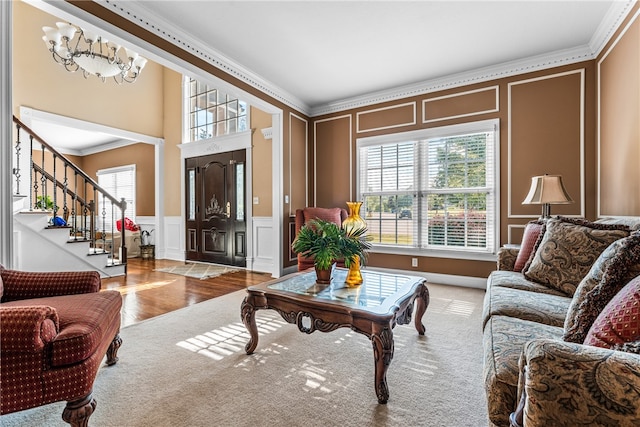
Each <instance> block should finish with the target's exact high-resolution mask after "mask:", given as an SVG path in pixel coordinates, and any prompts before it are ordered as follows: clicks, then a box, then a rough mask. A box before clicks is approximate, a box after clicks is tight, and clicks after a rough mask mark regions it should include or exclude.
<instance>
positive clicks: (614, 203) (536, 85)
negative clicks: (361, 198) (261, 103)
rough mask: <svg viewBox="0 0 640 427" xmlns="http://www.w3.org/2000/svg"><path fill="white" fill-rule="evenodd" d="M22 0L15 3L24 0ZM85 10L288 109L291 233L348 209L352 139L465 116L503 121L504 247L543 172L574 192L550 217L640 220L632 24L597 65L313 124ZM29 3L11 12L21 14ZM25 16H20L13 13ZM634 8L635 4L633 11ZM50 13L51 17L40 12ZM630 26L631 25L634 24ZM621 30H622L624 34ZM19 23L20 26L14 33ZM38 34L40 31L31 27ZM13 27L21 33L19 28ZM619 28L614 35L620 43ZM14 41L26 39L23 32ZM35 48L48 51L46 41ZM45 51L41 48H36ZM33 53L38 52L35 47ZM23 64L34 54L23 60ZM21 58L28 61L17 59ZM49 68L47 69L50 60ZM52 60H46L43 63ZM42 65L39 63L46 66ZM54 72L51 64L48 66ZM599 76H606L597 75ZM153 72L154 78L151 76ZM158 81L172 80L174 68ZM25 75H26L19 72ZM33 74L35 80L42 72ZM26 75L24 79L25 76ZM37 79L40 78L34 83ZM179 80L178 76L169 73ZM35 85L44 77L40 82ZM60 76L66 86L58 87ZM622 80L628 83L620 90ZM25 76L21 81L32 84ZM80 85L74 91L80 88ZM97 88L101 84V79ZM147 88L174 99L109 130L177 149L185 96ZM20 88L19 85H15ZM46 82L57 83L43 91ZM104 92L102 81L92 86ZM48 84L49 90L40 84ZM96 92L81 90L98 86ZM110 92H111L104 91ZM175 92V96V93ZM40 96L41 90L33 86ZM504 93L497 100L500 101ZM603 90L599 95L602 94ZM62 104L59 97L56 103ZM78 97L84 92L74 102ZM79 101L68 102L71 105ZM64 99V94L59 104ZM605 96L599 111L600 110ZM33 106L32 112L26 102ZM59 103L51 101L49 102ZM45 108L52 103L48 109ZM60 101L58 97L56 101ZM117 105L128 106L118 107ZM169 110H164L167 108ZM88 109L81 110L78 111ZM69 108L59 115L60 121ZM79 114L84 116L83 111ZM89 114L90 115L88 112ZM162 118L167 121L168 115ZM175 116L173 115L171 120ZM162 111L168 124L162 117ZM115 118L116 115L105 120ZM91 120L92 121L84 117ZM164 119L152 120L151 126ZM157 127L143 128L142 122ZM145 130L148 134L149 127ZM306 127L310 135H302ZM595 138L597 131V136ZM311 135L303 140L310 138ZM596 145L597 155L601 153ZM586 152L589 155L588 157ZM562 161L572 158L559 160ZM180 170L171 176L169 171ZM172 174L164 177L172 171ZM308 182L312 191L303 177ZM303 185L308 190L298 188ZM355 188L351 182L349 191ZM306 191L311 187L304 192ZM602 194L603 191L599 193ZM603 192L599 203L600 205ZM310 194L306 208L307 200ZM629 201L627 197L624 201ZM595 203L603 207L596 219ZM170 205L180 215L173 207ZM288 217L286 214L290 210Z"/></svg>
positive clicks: (24, 98)
mask: <svg viewBox="0 0 640 427" xmlns="http://www.w3.org/2000/svg"><path fill="white" fill-rule="evenodd" d="M18 3H19V2H18ZM73 3H74V4H76V5H77V6H78V7H80V8H82V9H84V10H86V11H88V12H90V13H93V14H95V15H96V16H99V17H101V18H102V19H104V20H105V21H108V22H110V23H112V24H114V25H117V26H119V27H120V28H123V29H125V30H127V31H130V32H131V33H132V34H135V35H136V36H138V37H140V38H142V39H143V40H145V41H147V42H150V43H152V44H154V45H156V46H158V47H160V48H162V49H164V50H166V51H167V52H169V53H171V54H173V55H176V56H177V57H179V58H182V59H184V60H186V61H188V62H190V63H192V64H194V65H196V66H198V67H200V68H202V69H203V70H205V71H207V72H210V73H211V74H212V75H215V76H218V77H220V78H222V79H224V80H226V81H228V82H230V83H231V84H234V85H236V86H237V87H239V88H240V89H243V90H246V91H247V92H249V93H252V94H254V95H256V96H258V97H260V98H261V99H263V100H266V101H267V102H270V103H272V104H273V105H275V106H277V107H279V108H282V110H283V124H284V126H283V135H282V136H283V142H284V146H283V151H284V156H283V165H282V166H283V175H284V182H283V184H284V193H285V195H286V196H289V197H290V203H287V202H285V201H284V200H283V202H282V203H283V208H284V212H285V218H284V222H285V223H284V225H285V234H288V233H287V230H288V229H290V228H289V225H290V223H291V221H292V219H291V215H293V214H294V212H295V209H296V208H298V207H301V206H303V205H304V204H309V205H314V204H315V205H318V206H345V202H346V201H347V200H349V199H351V198H353V197H355V194H356V189H355V185H356V177H355V141H356V139H357V138H359V137H364V136H373V135H381V134H388V133H395V132H403V131H410V130H416V129H421V128H428V127H434V126H442V125H448V124H454V123H463V122H467V121H475V120H484V119H490V118H499V119H500V122H501V129H500V139H501V146H500V174H501V179H500V193H501V198H500V203H501V210H500V221H501V226H500V235H501V236H500V241H501V243H507V242H518V241H519V238H520V236H521V233H522V229H523V227H524V224H525V223H526V222H527V221H529V220H531V219H534V218H536V217H537V216H538V215H539V209H536V207H531V206H522V205H521V204H520V202H521V200H522V199H523V198H524V196H525V194H526V189H527V186H528V183H529V181H530V177H531V176H532V175H538V174H543V173H559V174H562V175H563V177H564V179H565V181H566V184H567V188H568V190H569V192H570V194H571V196H572V197H573V198H574V199H575V200H576V203H575V204H573V205H569V206H562V207H559V206H554V207H553V212H554V213H562V214H566V215H585V216H586V217H588V218H590V219H595V217H596V216H597V215H598V214H600V215H640V202H639V201H638V200H639V199H640V198H639V197H638V195H639V190H638V185H639V184H638V182H639V181H640V180H639V179H638V178H640V176H639V175H640V168H638V166H640V165H638V163H640V156H639V155H638V150H639V149H638V134H639V132H640V131H639V128H638V126H639V124H638V122H639V120H638V117H640V114H639V110H640V109H639V106H638V105H639V103H640V102H639V96H640V93H639V91H638V87H639V86H640V83H639V82H638V79H639V78H640V77H639V76H640V73H639V70H638V67H639V66H640V65H639V64H640V61H638V59H637V58H638V51H639V43H640V41H639V39H640V38H639V37H638V31H639V30H638V23H637V22H635V21H634V23H633V24H632V25H631V27H630V28H629V30H628V31H627V32H626V33H625V34H624V35H623V36H622V37H621V39H620V41H619V42H617V44H616V45H615V46H613V42H612V43H610V44H609V46H608V47H607V48H606V49H605V51H603V53H602V54H601V55H600V56H599V58H598V59H597V60H595V61H586V62H583V63H578V64H573V65H569V66H564V67H558V68H554V69H549V70H545V71H539V72H535V73H527V74H522V75H519V76H513V77H509V78H504V79H498V80H493V81H489V82H484V83H478V84H474V85H468V86H464V87H458V88H455V89H449V90H445V91H439V92H433V93H429V94H426V95H420V96H415V97H410V98H406V99H402V100H397V101H393V102H386V103H381V104H378V105H372V106H367V107H363V108H359V109H353V110H348V111H343V112H339V113H336V114H330V115H325V116H321V117H316V118H313V119H309V118H308V117H306V116H304V115H303V114H300V113H299V112H296V111H294V110H292V109H291V108H289V107H288V106H286V105H283V104H282V103H281V102H280V101H278V100H275V99H273V98H271V97H269V96H267V95H265V94H263V93H261V92H259V91H258V90H257V89H255V88H253V87H251V86H249V85H248V84H246V83H245V82H243V81H240V80H238V79H237V78H235V77H233V76H230V75H228V74H226V73H225V72H224V71H222V70H220V69H217V68H215V67H214V66H212V65H211V64H208V63H205V62H204V61H202V60H201V59H200V58H199V57H195V56H193V55H191V54H190V53H189V52H186V51H183V50H181V49H180V48H178V47H176V46H174V45H172V44H171V43H169V42H167V41H165V40H163V39H161V38H160V37H158V36H156V35H155V34H152V33H150V32H148V31H146V30H145V29H143V28H141V27H137V26H136V25H135V24H132V23H131V22H129V21H127V20H125V19H124V18H122V17H120V16H118V15H117V14H115V13H113V12H111V11H110V10H108V9H106V8H104V7H103V6H101V5H99V4H97V3H94V2H73ZM24 7H29V6H26V5H24V4H22V3H20V6H17V7H15V8H14V13H16V14H19V10H20V9H23V8H24ZM17 11H18V12H17ZM637 11H638V5H636V6H634V10H633V11H632V13H631V14H630V16H633V15H634V14H635V13H636V12H637ZM45 15H46V14H45ZM45 21H47V22H40V23H37V24H35V25H33V26H32V28H30V29H28V30H27V29H25V31H24V35H25V36H28V37H31V36H30V34H37V33H38V32H39V31H40V28H39V27H41V26H42V25H51V22H49V21H48V20H45ZM627 21H630V18H628V19H627ZM625 26H626V23H625V24H623V27H625ZM19 27H20V25H15V26H14V28H19ZM36 27H37V28H36ZM14 31H16V32H17V31H18V30H14ZM620 33H621V31H618V34H616V35H615V36H614V39H615V38H617V36H618V35H619V34H620ZM16 38H19V37H18V36H17V35H16ZM37 40H38V41H37V43H36V42H34V43H33V45H34V46H35V45H36V44H42V41H41V40H40V35H38V37H37ZM40 48H41V49H44V47H40ZM31 49H35V48H31ZM25 56H26V57H28V58H31V57H33V55H31V56H29V55H25ZM21 61H22V60H21ZM47 61H49V62H51V60H50V59H49V58H47ZM44 62H46V61H44ZM18 66H19V67H20V68H17V70H14V76H19V75H20V74H21V73H22V72H23V70H22V68H38V67H40V64H36V65H32V64H28V63H24V62H18V63H17V64H16V65H14V67H18ZM42 66H44V63H43V64H42ZM49 66H55V67H58V68H60V67H59V66H57V65H55V64H52V63H51V64H49ZM65 73H66V72H64V73H60V74H61V77H59V78H60V79H69V78H70V77H69V76H72V75H71V74H69V73H66V74H65ZM598 73H599V74H598ZM146 74H153V71H151V72H148V70H147V69H145V73H144V74H143V75H146ZM158 74H161V75H160V76H159V77H158V79H159V80H158V81H159V82H162V78H170V77H168V75H167V73H164V74H162V73H159V72H158V73H156V75H158ZM21 77H22V76H21ZM36 77H37V76H36ZM597 77H600V82H599V83H600V92H598V93H597V94H596V89H597V84H596V83H597V80H596V79H597ZM25 78H26V76H25ZM31 78H35V77H33V76H32V77H31ZM171 78H172V79H173V78H175V76H173V77H171ZM36 80H37V78H36ZM58 81H60V80H58ZM621 82H624V85H622V84H621ZM26 84H27V81H24V82H20V83H19V84H18V86H25V85H26ZM73 84H74V85H75V84H77V83H76V82H75V81H74V83H73ZM100 84H101V83H100ZM153 85H155V86H154V87H151V88H146V90H145V91H151V92H154V91H156V92H155V93H157V92H161V93H163V94H164V96H166V97H168V98H169V97H170V100H169V99H164V100H163V99H157V98H153V97H152V99H153V100H152V101H150V104H152V105H151V107H150V109H149V110H148V111H150V115H151V116H153V118H152V119H146V116H147V115H146V114H145V115H144V117H141V116H140V115H139V114H137V115H136V114H135V112H139V111H140V109H141V108H140V106H139V104H137V103H135V102H132V103H131V105H133V106H134V107H133V108H134V109H135V111H134V112H133V113H131V114H127V112H125V113H124V114H123V113H122V111H118V112H117V117H118V118H121V117H122V116H127V118H126V119H125V120H127V123H130V124H131V126H128V125H122V124H113V123H105V124H109V125H111V126H116V127H120V128H124V129H128V130H133V131H136V132H143V133H147V134H151V135H158V136H161V135H164V137H165V138H167V136H168V134H171V135H172V136H171V137H170V138H171V140H172V142H171V144H173V145H175V141H178V140H179V139H180V138H179V135H178V132H179V130H178V129H180V127H179V122H178V121H177V120H179V118H177V114H175V113H174V112H173V111H174V109H179V105H180V102H181V101H180V99H179V98H178V97H177V96H176V95H177V93H178V92H179V89H175V86H171V88H173V89H170V88H169V87H168V86H167V85H166V84H164V85H163V83H157V82H156V83H153ZM14 86H15V85H14ZM48 86H50V85H48ZM97 86H99V85H97ZM42 89H43V90H44V89H49V88H48V87H47V88H42ZM98 90H99V89H97V87H94V86H91V88H90V89H84V91H85V92H84V93H87V92H88V91H91V92H92V93H95V91H98ZM107 90H112V86H109V87H108V88H107ZM176 91H178V92H176ZM34 93H36V94H37V95H41V93H40V92H36V91H34ZM496 95H497V102H496V101H495V99H496ZM596 95H598V96H599V98H596ZM52 98H53V100H54V101H56V102H57V101H59V99H60V98H59V97H55V96H54V97H52ZM76 98H83V97H76ZM76 98H72V99H74V101H75V99H76ZM14 99H16V100H17V101H18V102H17V103H16V104H15V105H17V106H19V105H27V106H31V107H33V108H39V109H43V110H47V111H49V110H48V109H47V108H46V106H44V107H43V106H41V105H38V104H40V102H39V100H38V99H37V97H36V96H34V94H33V93H31V91H27V90H23V89H18V90H17V91H16V89H15V88H14ZM62 99H69V97H68V98H64V97H63V98H62ZM598 101H599V104H598ZM30 102H33V104H34V105H30ZM52 102H53V101H52ZM44 104H45V105H46V103H44ZM70 104H71V105H72V107H71V108H72V111H73V112H74V114H69V115H70V116H73V117H78V118H83V117H82V116H83V115H84V112H85V111H86V112H87V115H88V116H92V115H96V114H98V115H99V114H102V113H103V112H99V113H98V112H97V111H96V108H95V106H93V105H88V106H86V108H85V107H84V106H75V105H74V103H70ZM52 105H55V102H54V103H53V104H52ZM118 105H121V104H118ZM160 106H162V107H160ZM598 107H599V108H600V109H601V111H600V116H599V119H600V122H601V123H600V127H599V128H598V126H597V123H598V117H597V111H598ZM82 108H85V109H84V110H82ZM64 109H65V108H62V107H60V108H59V109H56V110H51V111H55V112H56V113H58V114H64V113H61V110H64ZM76 109H77V110H79V111H76ZM89 111H91V113H90V114H89ZM163 114H164V117H161V116H162V115H163ZM174 114H175V115H174ZM167 115H169V116H171V117H167ZM105 117H109V114H105ZM88 120H91V119H90V118H88ZM155 120H157V122H156V121H155ZM148 121H149V122H153V124H152V125H148V124H147V122H148ZM143 129H144V130H143ZM305 129H306V130H308V137H307V136H303V135H302V132H303V131H304V130H305ZM596 133H597V135H596ZM305 140H307V141H305ZM303 141H305V142H306V144H307V147H306V148H307V152H306V153H305V155H304V156H303V154H302V153H303V151H305V150H303V149H302V147H301V144H303ZM597 142H599V144H600V145H599V149H600V150H601V157H600V158H599V159H598V158H596V154H597V148H598V146H597ZM171 144H170V145H169V146H168V147H167V155H166V159H165V170H166V171H171V179H167V180H166V182H170V184H166V185H165V188H166V192H167V193H170V194H167V195H166V197H167V198H171V197H176V195H177V194H179V188H177V186H179V184H177V183H179V182H180V180H179V176H177V173H176V171H178V170H179V164H178V165H177V166H176V162H174V159H175V158H178V159H179V153H177V152H176V150H177V149H173V148H169V147H170V146H171ZM581 156H582V157H581ZM303 159H305V160H306V162H307V167H308V168H309V175H308V176H307V177H305V175H304V173H305V172H304V168H302V167H300V164H301V161H303ZM561 159H564V160H566V161H561ZM174 175H175V176H174ZM168 176H169V175H168ZM307 181H308V185H307V184H306V182H307ZM303 183H305V184H303ZM349 183H351V185H350V184H349ZM301 186H306V187H307V188H305V189H304V191H303V190H301ZM598 188H600V192H598ZM598 196H599V198H598ZM303 198H304V199H308V203H306V201H305V203H303V202H302V199H303ZM629 199H630V200H629ZM166 206H167V211H166V214H167V215H177V214H178V212H179V203H171V204H167V205H166ZM598 207H600V212H598ZM173 210H175V212H173ZM287 213H288V214H289V215H287ZM290 237H291V236H290V235H285V236H283V238H284V241H285V246H287V247H285V254H286V256H285V258H284V259H285V265H287V264H289V263H287V261H286V260H287V259H288V258H289V256H288V254H289V252H288V242H289V241H290V240H291V239H290ZM409 261H410V257H407V256H397V255H383V254H374V255H373V256H372V257H371V259H370V264H371V265H379V266H385V267H390V268H408V267H407V266H408V265H410V264H408V262H409ZM419 265H420V270H424V271H430V272H435V273H443V274H465V275H470V276H477V277H485V276H486V275H487V274H488V271H490V270H492V269H493V268H494V263H492V262H469V261H462V260H455V259H437V260H436V259H431V258H426V257H425V258H422V259H421V260H420V262H419Z"/></svg>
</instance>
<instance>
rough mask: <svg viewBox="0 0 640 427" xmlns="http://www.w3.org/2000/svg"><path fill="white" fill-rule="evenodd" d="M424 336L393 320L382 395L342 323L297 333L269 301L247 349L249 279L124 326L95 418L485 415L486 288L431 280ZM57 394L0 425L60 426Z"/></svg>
mask: <svg viewBox="0 0 640 427" xmlns="http://www.w3.org/2000/svg"><path fill="white" fill-rule="evenodd" d="M429 289H430V293H431V303H430V305H429V307H428V309H427V312H426V314H425V315H424V317H423V323H424V325H425V326H426V329H427V330H426V333H425V335H424V336H419V335H418V334H417V332H416V330H415V328H414V327H413V325H398V326H396V327H395V328H394V330H393V332H394V338H395V354H394V357H393V360H392V362H391V365H390V366H389V370H388V372H387V382H388V385H389V391H390V397H389V401H388V403H387V404H386V405H380V404H378V401H377V399H376V396H375V392H374V380H373V375H374V363H373V350H372V346H371V343H370V341H369V340H368V339H367V337H365V336H364V335H360V334H358V333H355V332H353V331H351V330H350V329H348V328H341V329H338V330H336V331H333V332H330V333H323V332H314V333H312V334H303V333H300V331H298V328H297V327H296V326H295V325H291V324H288V323H286V322H285V321H284V320H283V319H282V318H281V317H280V315H279V314H277V313H276V312H275V311H272V310H259V311H258V312H257V314H256V320H257V322H258V324H259V325H260V326H259V331H260V338H259V342H258V346H257V348H256V351H255V353H254V354H253V355H246V354H245V353H244V346H245V344H246V343H247V341H248V338H249V336H248V334H247V332H246V330H245V328H244V325H243V324H242V322H241V321H240V305H241V302H242V299H243V297H244V296H245V295H246V291H237V292H234V293H232V294H228V295H225V296H222V297H219V298H216V299H213V300H209V301H206V302H202V303H199V304H195V305H192V306H189V307H186V308H184V309H181V310H178V311H175V312H172V313H168V314H166V315H162V316H159V317H156V318H152V319H149V320H146V321H143V322H141V323H138V324H135V325H132V326H128V327H125V328H123V329H122V331H121V337H122V339H123V344H122V347H121V348H120V351H119V354H118V355H119V356H120V360H119V362H118V363H117V364H116V365H114V366H111V367H107V366H104V365H103V367H102V368H101V369H100V371H99V373H98V376H97V379H96V382H95V386H94V396H95V398H96V399H97V402H98V404H97V407H96V410H95V412H94V414H93V415H92V417H91V419H90V420H89V425H90V426H94V427H110V426H114V427H116V426H117V427H151V426H153V427H159V426H167V427H169V426H171V427H173V426H203V427H205V426H233V427H242V426H247V427H248V426H252V427H253V426H310V427H315V426H318V427H320V426H322V427H326V426H341V427H349V426H359V427H360V426H379V427H382V426H385V427H386V426H389V427H391V426H393V427H403V426H427V427H430V426H433V427H436V426H437V427H441V426H486V425H487V410H486V400H485V397H484V392H483V379H482V350H481V346H482V340H481V337H482V333H481V311H482V298H483V296H484V291H482V290H479V289H468V288H458V287H451V286H437V285H430V286H429ZM64 406H65V403H64V402H60V403H55V404H51V405H47V406H45V407H41V408H34V409H31V410H28V411H23V412H19V413H15V414H9V415H4V416H2V417H0V425H2V426H3V427H17V426H21V427H25V426H33V427H35V426H38V427H40V426H48V427H56V426H60V427H62V426H66V425H67V424H65V423H64V422H63V421H62V419H61V414H62V410H63V408H64Z"/></svg>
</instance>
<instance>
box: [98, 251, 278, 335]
mask: <svg viewBox="0 0 640 427" xmlns="http://www.w3.org/2000/svg"><path fill="white" fill-rule="evenodd" d="M184 264H185V263H184V262H181V261H171V260H143V259H141V258H130V259H128V260H127V275H126V276H119V277H113V278H109V279H103V280H102V288H103V289H114V290H117V291H119V292H120V293H121V294H122V326H123V327H124V326H127V325H131V324H134V323H137V322H140V321H141V320H145V319H149V318H151V317H154V316H158V315H161V314H164V313H169V312H171V311H173V310H177V309H179V308H183V307H187V306H189V305H192V304H196V303H199V302H202V301H206V300H208V299H211V298H215V297H219V296H222V295H224V294H228V293H231V292H235V291H237V290H240V289H245V288H247V287H249V286H251V285H255V284H258V283H262V282H266V281H268V280H270V279H271V275H270V274H266V273H256V272H252V271H247V270H241V271H239V272H237V273H228V274H224V275H222V276H218V277H214V278H211V279H205V280H200V279H194V278H190V277H185V276H179V275H177V274H170V273H162V272H158V271H154V270H155V269H156V268H162V267H170V266H173V265H184ZM238 316H240V307H238Z"/></svg>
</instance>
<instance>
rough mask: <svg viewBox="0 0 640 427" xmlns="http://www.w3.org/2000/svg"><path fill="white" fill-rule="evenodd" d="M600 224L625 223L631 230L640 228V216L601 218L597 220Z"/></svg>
mask: <svg viewBox="0 0 640 427" xmlns="http://www.w3.org/2000/svg"><path fill="white" fill-rule="evenodd" d="M596 223H598V224H623V225H626V226H628V227H629V228H630V229H631V230H640V217H637V216H635V217H634V216H630V217H626V218H620V217H618V218H608V217H605V218H600V219H598V220H597V221H596Z"/></svg>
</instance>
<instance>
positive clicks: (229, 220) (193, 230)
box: [185, 150, 247, 267]
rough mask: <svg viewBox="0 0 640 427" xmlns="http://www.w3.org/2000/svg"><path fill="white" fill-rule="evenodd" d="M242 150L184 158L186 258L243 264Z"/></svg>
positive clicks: (243, 160) (244, 254) (243, 172)
mask: <svg viewBox="0 0 640 427" xmlns="http://www.w3.org/2000/svg"><path fill="white" fill-rule="evenodd" d="M245 160H246V153H245V151H244V150H239V151H232V152H227V153H220V154H212V155H209V156H202V157H194V158H190V159H186V160H185V171H186V176H185V185H186V192H185V194H186V196H187V197H186V210H185V212H186V228H187V229H186V252H187V254H186V258H187V260H192V261H207V262H215V263H218V264H225V265H233V266H237V267H245V266H246V257H247V247H246V246H247V239H246V237H247V233H246V231H247V227H246V218H245V209H244V208H245Z"/></svg>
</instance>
